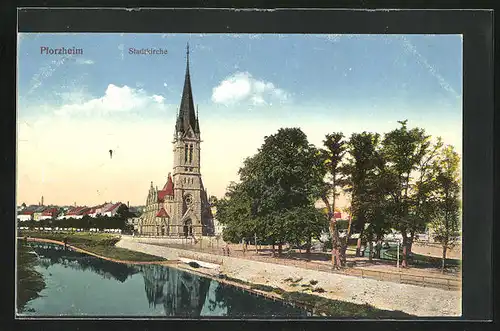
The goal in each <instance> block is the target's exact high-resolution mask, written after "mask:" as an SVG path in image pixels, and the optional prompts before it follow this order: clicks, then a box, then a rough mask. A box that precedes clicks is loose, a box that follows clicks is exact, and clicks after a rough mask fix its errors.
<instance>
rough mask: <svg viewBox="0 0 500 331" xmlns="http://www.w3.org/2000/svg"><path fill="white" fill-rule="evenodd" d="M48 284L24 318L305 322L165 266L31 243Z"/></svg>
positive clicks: (278, 304)
mask: <svg viewBox="0 0 500 331" xmlns="http://www.w3.org/2000/svg"><path fill="white" fill-rule="evenodd" d="M27 245H29V246H30V247H31V249H32V250H33V251H35V252H36V254H37V255H38V258H37V260H36V262H35V265H34V268H35V270H36V271H37V272H38V273H40V274H41V275H42V277H43V279H44V281H45V288H44V289H43V290H41V291H40V293H39V296H38V297H37V298H34V299H32V300H30V301H28V302H27V303H26V304H25V305H24V307H23V308H22V310H21V311H19V312H18V316H20V317H22V316H36V317H53V316H54V317H56V316H72V317H85V316H89V317H90V316H92V317H95V316H105V317H125V316H130V317H134V316H135V317H153V316H168V317H185V318H198V317H211V316H220V317H229V318H234V317H259V318H280V317H282V318H300V317H306V316H311V314H310V313H309V312H307V311H306V310H304V309H301V308H297V307H292V306H291V305H289V304H287V303H285V302H282V301H273V300H270V299H267V298H264V297H262V296H256V295H255V294H252V293H250V292H248V291H245V290H242V289H240V288H237V287H234V286H230V285H227V284H222V283H219V282H217V281H215V280H212V279H210V278H206V277H201V276H198V275H194V274H191V273H188V272H185V271H182V270H178V269H175V268H171V267H167V266H160V265H126V264H119V263H115V262H110V261H106V260H102V259H99V258H96V257H93V256H88V255H86V254H82V253H78V252H75V251H72V250H70V249H68V250H65V249H64V247H62V246H58V245H54V244H47V243H34V242H32V243H28V244H27Z"/></svg>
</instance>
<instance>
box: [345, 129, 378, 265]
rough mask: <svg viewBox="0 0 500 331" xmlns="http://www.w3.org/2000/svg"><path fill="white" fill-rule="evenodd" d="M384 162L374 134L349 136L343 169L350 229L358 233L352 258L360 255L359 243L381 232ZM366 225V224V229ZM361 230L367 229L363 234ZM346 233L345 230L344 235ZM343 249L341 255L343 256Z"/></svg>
mask: <svg viewBox="0 0 500 331" xmlns="http://www.w3.org/2000/svg"><path fill="white" fill-rule="evenodd" d="M384 166H385V160H384V159H383V158H382V156H381V153H380V135H379V134H378V133H370V132H362V133H353V134H352V135H351V137H350V138H349V142H348V144H347V156H346V160H345V164H344V166H343V172H344V174H345V176H346V177H345V178H346V185H345V187H344V189H345V191H346V192H347V193H348V194H349V195H350V196H351V210H350V211H351V214H352V219H353V224H352V227H353V228H355V229H357V231H359V233H360V237H359V239H358V245H357V249H356V255H357V256H359V255H360V248H361V240H362V239H366V240H368V241H369V242H371V241H372V240H373V239H374V238H375V237H376V236H377V235H380V233H381V232H382V229H383V226H382V225H381V222H382V218H383V217H382V209H383V207H384V203H383V199H384V194H385V192H384V183H383V180H382V179H383V176H382V174H383V172H384ZM366 224H370V226H369V227H366ZM365 228H366V229H367V230H368V232H367V233H366V234H364V231H365ZM349 234H350V231H348V235H349ZM346 248H347V246H346V247H345V248H343V251H342V256H345V249H346Z"/></svg>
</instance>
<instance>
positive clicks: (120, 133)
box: [18, 34, 462, 203]
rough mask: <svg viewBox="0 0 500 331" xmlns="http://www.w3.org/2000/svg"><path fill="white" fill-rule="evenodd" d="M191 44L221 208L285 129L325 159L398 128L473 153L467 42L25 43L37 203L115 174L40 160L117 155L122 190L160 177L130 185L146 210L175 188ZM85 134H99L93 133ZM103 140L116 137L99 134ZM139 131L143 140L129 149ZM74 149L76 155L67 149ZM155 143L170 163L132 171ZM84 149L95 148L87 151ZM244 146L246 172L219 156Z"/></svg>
mask: <svg viewBox="0 0 500 331" xmlns="http://www.w3.org/2000/svg"><path fill="white" fill-rule="evenodd" d="M187 42H189V44H190V49H191V53H190V63H191V66H190V67H191V78H192V86H193V92H194V99H195V103H196V104H199V110H200V124H201V130H202V139H203V140H204V141H205V143H204V144H205V145H202V148H204V147H203V146H205V150H204V151H205V154H206V155H202V157H203V158H204V160H206V163H205V164H203V163H202V169H203V167H205V172H204V173H203V176H204V178H205V182H206V184H207V182H208V183H209V184H210V185H207V186H208V187H209V189H210V187H212V188H213V192H214V194H216V195H222V194H223V193H224V190H225V187H226V186H227V184H228V183H229V181H231V180H235V179H237V176H236V171H237V168H238V167H239V166H240V165H241V160H242V159H243V158H244V157H246V156H249V155H251V154H253V153H254V152H255V151H256V149H257V148H258V147H259V145H260V144H261V143H262V139H263V136H264V135H268V134H272V133H274V130H275V129H277V128H279V127H280V126H300V127H303V130H304V131H305V132H306V133H307V134H308V136H309V137H310V140H311V141H312V142H313V143H315V144H317V145H319V144H320V143H321V139H322V137H324V135H325V134H327V133H329V132H332V131H343V132H345V133H346V134H350V133H352V132H355V131H362V130H368V131H378V132H386V131H388V130H391V129H393V128H395V127H396V126H397V123H396V121H398V120H401V119H409V120H410V121H409V125H410V126H413V125H414V126H419V127H424V128H425V129H426V130H428V132H429V133H431V134H433V135H442V136H443V139H445V142H447V143H449V144H452V145H454V146H455V147H456V148H457V149H458V150H461V134H462V127H461V121H462V38H461V36H460V35H273V34H268V35H265V34H261V35H225V34H212V35H200V34H191V35H190V34H20V35H19V49H18V54H19V56H18V100H19V105H18V122H19V126H18V135H19V145H18V148H19V150H20V152H19V158H18V162H20V166H19V169H20V170H19V171H20V173H18V176H19V180H20V184H21V183H22V182H25V183H28V182H29V183H30V185H31V187H33V185H35V184H34V183H35V182H37V183H38V182H40V181H41V182H40V183H39V185H38V186H36V185H35V186H36V187H37V189H36V190H34V192H32V193H30V194H33V196H29V197H28V196H26V198H25V199H28V200H29V199H34V198H35V196H38V194H39V193H40V192H43V191H46V190H49V191H50V190H52V189H55V188H56V187H59V186H58V185H56V184H54V183H56V182H58V180H57V179H56V178H55V174H54V175H53V176H52V177H51V178H53V179H52V184H51V185H52V186H53V187H52V188H50V189H49V188H44V187H45V186H47V185H48V184H46V183H47V181H48V182H50V180H48V179H47V176H48V175H46V173H47V172H50V169H56V168H58V169H63V168H64V169H66V170H67V169H70V168H71V169H73V170H75V169H76V168H78V167H80V168H81V169H80V170H79V171H80V172H79V173H86V172H87V173H95V174H96V176H98V175H99V174H98V173H96V171H95V168H92V167H100V165H101V163H99V162H101V159H100V157H101V156H99V157H96V160H95V162H96V163H95V164H93V165H92V167H90V168H87V169H84V168H82V167H84V166H83V165H82V164H81V163H82V162H76V161H75V162H73V161H74V160H73V161H69V160H66V161H64V159H62V158H61V159H60V160H59V159H58V160H57V161H55V160H52V161H51V162H50V163H46V164H45V165H38V166H34V165H29V164H31V163H32V162H28V160H29V159H30V158H31V156H28V155H33V151H36V153H42V154H43V153H48V152H49V151H50V150H51V149H53V148H55V147H56V146H59V148H80V150H81V151H82V153H83V150H85V151H87V152H88V153H90V154H89V156H88V157H87V159H91V160H94V156H93V154H92V153H94V152H95V153H98V152H97V151H98V150H99V148H100V147H99V145H100V144H103V141H106V143H107V144H111V145H113V146H115V145H116V146H119V147H120V148H121V149H123V150H127V155H128V156H125V155H124V158H123V159H122V161H121V162H123V164H121V168H119V169H122V170H120V171H121V173H120V175H116V174H115V175H113V176H115V177H116V176H122V177H130V176H132V177H137V176H138V175H139V174H143V173H145V172H147V171H146V170H147V169H149V171H150V172H149V173H148V174H146V175H141V176H140V178H141V181H139V180H138V181H137V182H136V183H135V184H133V183H129V185H130V187H136V188H137V191H138V192H139V193H137V197H134V198H133V199H132V200H143V197H142V196H143V195H145V194H146V193H147V188H148V184H149V182H150V181H151V180H153V181H155V182H156V181H158V182H159V183H158V185H159V186H162V185H163V183H161V182H162V181H163V178H164V177H165V176H166V173H167V172H168V171H169V170H168V169H170V168H171V164H170V163H171V155H170V152H171V148H170V146H169V145H168V144H169V142H170V140H171V134H172V131H173V125H174V121H175V113H176V109H177V107H178V105H179V103H180V94H181V92H182V87H183V81H184V72H185V58H186V43H187ZM42 46H47V47H50V48H59V47H73V46H74V47H76V48H81V49H83V55H73V56H70V57H67V56H63V55H42V54H40V47H42ZM130 47H134V48H137V49H140V48H150V47H152V48H162V49H167V50H168V54H167V55H131V54H128V49H129V48H130ZM83 127H85V128H87V129H86V130H87V131H86V132H87V133H85V132H82V131H81V130H80V128H83ZM97 127H99V128H101V127H102V129H100V131H99V132H98V131H92V129H91V128H97ZM88 128H90V129H88ZM222 128H224V132H222V131H221V129H222ZM64 130H66V131H64ZM82 130H83V129H82ZM245 130H247V131H248V132H247V131H245ZM130 131H136V132H137V135H135V136H134V141H130V143H127V140H126V139H131V138H130V134H126V132H129V133H130ZM89 132H93V134H92V137H90V136H89V134H88V133H89ZM143 132H144V133H143ZM51 135H52V136H53V137H52V138H49V137H48V136H51ZM148 135H150V137H149V138H147V137H148ZM61 136H64V137H65V139H64V140H65V144H66V145H63V144H62V142H60V141H59V140H60V139H57V137H59V138H60V137H61ZM105 136H106V137H105ZM110 137H111V138H110ZM112 137H115V138H112ZM127 137H129V138H127ZM228 137H231V138H230V139H228ZM234 138H237V140H238V141H239V142H238V144H235V143H234V140H235V139H234ZM106 139H107V140H106ZM113 139H114V140H113ZM148 139H156V140H158V139H160V140H161V141H164V142H165V143H164V145H166V146H165V147H164V151H165V152H163V154H164V155H162V156H150V157H149V156H148V157H149V161H144V162H145V163H147V164H149V165H148V166H150V167H151V168H147V167H148V166H145V167H146V168H144V167H142V168H141V165H139V164H137V165H136V166H132V165H131V164H132V163H134V162H135V161H133V159H132V156H131V155H132V154H133V153H132V147H130V148H128V147H126V146H132V145H133V146H136V145H134V144H139V141H140V142H141V144H142V145H150V144H149V143H148ZM81 140H85V141H86V145H85V146H83V145H79V142H80V141H81ZM228 140H231V141H232V142H231V143H228V142H227V141H228ZM243 141H245V142H243ZM224 143H225V144H226V145H224ZM228 144H229V145H228ZM230 144H234V145H230ZM77 146H80V147H77ZM89 146H93V147H89ZM137 146H138V145H137ZM137 146H136V147H137ZM231 146H233V147H234V149H233V150H232V151H233V153H232V155H233V158H230V159H228V160H227V162H225V165H224V166H221V165H220V162H217V157H216V155H217V151H218V150H221V149H223V150H224V149H228V148H233V147H231ZM136 147H134V148H135V149H134V150H136V149H137V148H136ZM102 149H103V150H106V151H107V150H108V149H109V148H102ZM153 150H155V151H156V150H158V147H151V151H153ZM23 151H24V154H23ZM145 153H146V154H148V155H151V154H155V153H154V152H146V151H145ZM156 154H157V153H156ZM23 155H26V156H23ZM90 155H92V157H91V156H90ZM134 155H135V154H134ZM97 159H99V161H97ZM23 160H25V161H23ZM134 160H135V158H134ZM72 162H73V163H72ZM89 162H90V161H89ZM92 162H94V161H92ZM92 162H90V163H92ZM119 162H120V161H116V163H117V164H116V165H113V166H116V167H118V165H119ZM158 164H161V167H158ZM125 165H126V166H125ZM124 167H125V168H127V167H128V168H127V169H128V170H124V169H125V168H124ZM221 167H222V169H221ZM41 168H43V171H41ZM159 168H161V169H159ZM91 169H92V170H91ZM99 169H102V167H101V168H99ZM117 169H118V168H117ZM155 169H156V170H155ZM21 170H22V171H21ZM54 171H55V170H54ZM54 171H52V172H54ZM75 171H76V170H75ZM126 171H129V172H128V173H125V172H126ZM40 172H42V173H44V175H42V177H44V179H43V180H41V179H39V178H38V177H40ZM202 172H203V170H202ZM110 173H113V171H111V170H109V173H108V174H107V175H106V176H108V177H109V176H111V175H109V174H110ZM100 175H102V176H105V174H104V173H102V174H100ZM68 176H69V175H68ZM148 176H149V177H151V178H150V179H148V178H149V177H148ZM49 177H50V176H49ZM143 177H144V178H143ZM215 177H216V178H217V179H215ZM22 178H25V179H24V181H23V180H22ZM116 178H118V177H116ZM28 179H29V180H28ZM116 180H118V179H116ZM26 185H27V184H26ZM61 185H62V183H61ZM110 185H111V184H110ZM134 185H136V186H134ZM21 186H22V185H21ZM139 187H141V188H142V187H143V189H142V190H140V189H139ZM90 191H92V188H91V187H89V188H88V192H90ZM113 191H114V192H115V193H116V197H114V198H111V196H112V194H111V193H110V194H111V195H110V196H109V197H110V199H114V200H119V199H122V200H124V198H125V197H122V196H121V195H120V194H118V191H115V190H113ZM142 191H144V192H142ZM88 194H90V193H88ZM63 196H64V194H63V193H61V194H60V197H59V198H57V199H55V198H54V199H55V200H58V201H59V200H61V199H63ZM98 198H99V199H100V198H102V197H93V198H92V199H91V198H89V196H88V195H86V197H85V198H83V196H82V203H84V202H85V201H86V200H92V201H94V200H95V199H98ZM144 198H145V196H144ZM137 202H138V203H140V202H141V201H137Z"/></svg>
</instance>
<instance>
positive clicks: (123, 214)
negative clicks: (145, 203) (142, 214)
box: [115, 204, 134, 220]
mask: <svg viewBox="0 0 500 331" xmlns="http://www.w3.org/2000/svg"><path fill="white" fill-rule="evenodd" d="M115 216H116V217H117V218H119V219H123V220H128V219H129V218H131V217H134V214H133V213H132V212H131V211H130V210H129V208H128V207H127V205H126V204H121V205H120V207H118V210H117V211H116V214H115Z"/></svg>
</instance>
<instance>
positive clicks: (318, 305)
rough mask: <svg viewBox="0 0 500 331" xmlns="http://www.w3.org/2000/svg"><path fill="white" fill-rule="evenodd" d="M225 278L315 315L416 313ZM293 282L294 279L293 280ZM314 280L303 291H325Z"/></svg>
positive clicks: (401, 315)
mask: <svg viewBox="0 0 500 331" xmlns="http://www.w3.org/2000/svg"><path fill="white" fill-rule="evenodd" d="M224 279H226V280H228V281H230V282H232V283H235V284H239V285H242V286H244V287H247V288H250V289H252V290H258V291H262V292H267V293H273V294H274V295H277V296H278V297H280V298H281V299H282V300H284V301H286V302H290V303H295V304H298V305H300V306H303V307H305V308H306V309H309V310H312V311H313V312H314V314H315V315H320V316H326V317H335V318H366V319H388V318H389V319H390V318H414V317H415V316H414V315H410V314H407V313H405V312H402V311H399V310H383V309H378V308H375V307H373V306H371V305H368V304H365V305H360V304H355V303H351V302H345V301H340V300H333V299H328V298H325V297H322V296H319V295H315V294H311V293H304V292H300V291H291V292H289V291H285V290H283V289H281V288H278V287H274V286H269V285H262V284H253V283H250V282H247V281H244V280H241V279H237V278H232V277H228V276H225V277H224ZM292 282H293V281H292ZM314 285H315V283H314V282H311V285H310V286H307V289H306V288H304V289H303V290H302V291H306V290H311V291H312V292H323V291H324V290H322V289H320V288H314V287H313V286H314Z"/></svg>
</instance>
